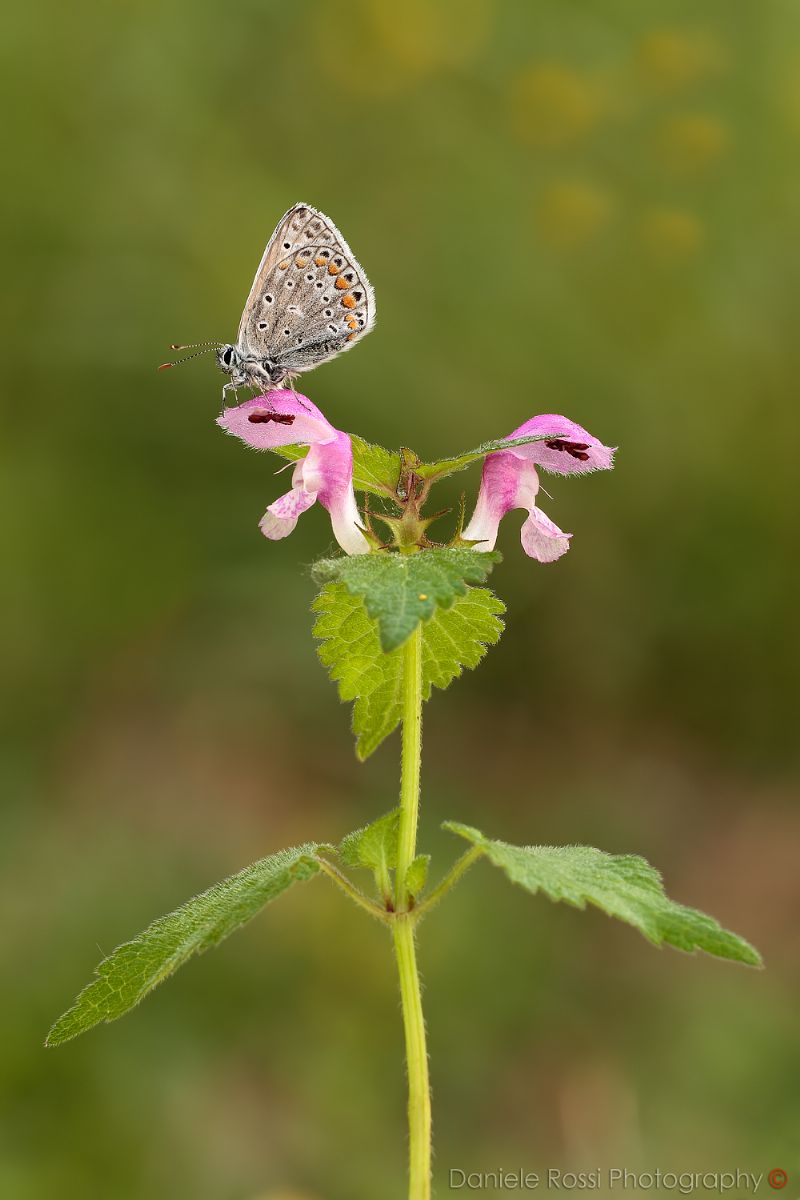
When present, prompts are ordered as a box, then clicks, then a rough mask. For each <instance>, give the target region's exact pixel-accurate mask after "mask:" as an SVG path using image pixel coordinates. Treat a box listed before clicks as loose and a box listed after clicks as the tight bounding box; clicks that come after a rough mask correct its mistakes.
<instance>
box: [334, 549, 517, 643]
mask: <svg viewBox="0 0 800 1200" xmlns="http://www.w3.org/2000/svg"><path fill="white" fill-rule="evenodd" d="M500 557H501V556H500V555H499V554H497V553H495V552H492V553H489V554H485V553H481V552H478V551H476V550H467V549H463V548H448V549H436V550H420V551H419V552H418V553H416V554H385V553H376V554H355V555H352V556H350V557H348V556H346V555H345V556H343V557H341V558H323V559H321V560H320V561H319V562H318V563H316V564H315V565H314V567H313V568H312V572H313V575H314V578H315V579H316V580H317V582H318V583H343V584H344V585H345V587H346V588H347V589H348V591H349V592H351V593H352V594H353V595H354V596H362V597H363V598H364V603H365V605H366V608H367V612H368V613H369V615H370V616H371V617H373V618H374V619H375V620H376V621H377V622H378V627H379V630H380V639H381V648H382V649H383V650H384V651H386V652H388V651H390V650H394V649H396V647H397V646H400V645H402V643H403V642H404V641H405V640H406V638H407V637H408V636H409V635H410V634H411V633H413V632H414V630H415V629H416V627H417V625H418V624H419V623H420V621H429V620H430V619H431V617H432V616H433V614H434V612H435V611H436V609H437V606H438V607H439V608H450V606H451V605H452V603H453V601H454V600H455V599H456V597H457V596H464V595H466V592H467V585H468V584H471V583H483V581H484V580H485V579H486V576H487V575H488V574H489V572H490V571H491V569H492V567H493V566H494V564H495V563H496V562H499V561H500Z"/></svg>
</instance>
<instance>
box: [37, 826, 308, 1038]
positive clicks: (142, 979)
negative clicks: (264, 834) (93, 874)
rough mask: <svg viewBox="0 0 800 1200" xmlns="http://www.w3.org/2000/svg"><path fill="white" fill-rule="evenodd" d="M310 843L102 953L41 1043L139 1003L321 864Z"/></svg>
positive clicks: (276, 857)
mask: <svg viewBox="0 0 800 1200" xmlns="http://www.w3.org/2000/svg"><path fill="white" fill-rule="evenodd" d="M315 849H316V847H315V846H314V845H313V844H310V843H309V844H307V845H305V846H300V847H298V848H297V849H294V850H281V851H280V852H279V853H278V854H272V855H270V856H269V858H262V859H260V861H259V862H256V863H253V864H252V866H249V867H245V869H244V870H243V871H240V872H239V873H238V874H237V875H231V876H230V878H228V879H223V880H222V881H221V882H220V883H216V884H214V886H213V887H210V888H209V889H208V890H207V891H205V892H203V893H202V894H201V895H199V896H195V897H194V898H193V899H192V900H189V901H188V903H186V904H184V905H182V906H181V907H180V908H178V909H176V910H175V912H172V913H169V915H168V916H165V917H159V918H158V920H157V921H153V923H152V925H148V927H147V929H145V931H144V932H143V933H140V934H139V936H138V937H136V938H134V939H133V941H131V942H125V943H124V944H123V945H122V946H118V947H117V949H116V950H115V951H114V952H113V953H112V954H110V955H109V956H108V958H104V959H103V961H102V962H101V963H100V964H99V965H98V966H97V968H96V971H95V973H96V975H97V978H96V979H94V980H93V981H92V982H91V983H90V984H88V986H87V987H85V988H84V989H83V991H82V992H81V993H80V995H79V996H78V998H77V1000H76V1001H75V1003H74V1004H73V1006H72V1008H70V1009H68V1010H67V1012H65V1013H64V1015H63V1016H62V1017H59V1019H58V1020H57V1021H56V1023H55V1025H54V1026H53V1028H52V1029H51V1030H50V1032H49V1034H48V1035H47V1042H46V1045H48V1046H57V1045H59V1044H60V1043H61V1042H67V1041H69V1039H70V1038H74V1037H77V1035H78V1034H79V1033H85V1032H86V1030H87V1029H91V1028H92V1026H94V1025H99V1024H100V1022H101V1021H114V1020H116V1018H117V1017H121V1016H122V1014H123V1013H126V1012H128V1010H129V1009H131V1008H133V1007H134V1005H136V1004H138V1003H139V1001H140V1000H142V999H143V998H144V997H145V996H146V995H147V994H148V992H151V991H152V990H153V988H154V987H156V985H157V984H159V983H161V982H162V980H164V979H167V978H168V977H169V976H170V975H172V974H173V973H174V972H175V971H177V969H178V967H181V966H183V964H184V963H185V962H186V960H187V959H189V958H191V956H192V955H193V954H202V953H203V951H204V950H208V949H209V947H211V946H216V945H217V943H218V942H221V941H222V939H223V938H226V937H227V936H228V934H229V933H233V931H234V929H238V928H239V927H240V926H241V925H244V924H245V923H246V922H247V921H249V920H250V919H251V917H254V916H255V915H256V913H257V912H259V911H260V909H262V908H263V907H264V905H265V904H268V903H269V901H270V900H274V899H275V897H276V896H279V895H280V893H281V892H283V891H285V890H286V888H288V887H289V886H290V885H291V884H292V883H296V882H297V881H299V880H305V879H310V878H311V877H312V875H315V874H316V873H317V871H318V870H319V866H318V864H317V863H316V861H315V860H314V858H313V857H312V856H313V853H314V850H315Z"/></svg>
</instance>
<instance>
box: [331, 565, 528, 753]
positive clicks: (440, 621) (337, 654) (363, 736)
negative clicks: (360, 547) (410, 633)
mask: <svg viewBox="0 0 800 1200" xmlns="http://www.w3.org/2000/svg"><path fill="white" fill-rule="evenodd" d="M470 553H471V552H470ZM312 608H313V611H314V612H315V613H317V620H316V623H315V625H314V637H316V638H318V639H319V641H320V645H319V646H318V647H317V653H318V654H319V658H320V661H321V662H322V664H323V666H325V667H327V668H328V670H329V671H330V675H331V679H332V680H333V681H334V683H336V684H338V688H339V695H340V697H341V699H342V700H354V701H355V707H354V709H353V732H354V733H355V734H356V738H357V745H356V753H357V754H358V757H359V758H360V759H362V760H363V759H365V758H368V757H369V755H370V754H372V752H373V751H374V750H376V749H377V748H378V746H379V745H380V744H381V742H382V741H383V740H384V738H386V737H388V736H389V734H390V733H391V732H392V730H393V729H395V728H396V726H397V725H398V724H399V722H400V718H401V715H402V703H401V685H402V673H403V656H402V650H400V649H398V650H393V651H392V652H391V653H389V654H385V653H384V652H383V651H382V649H381V644H380V640H379V637H378V625H377V622H376V621H374V620H373V619H372V618H371V617H370V616H369V614H368V613H367V610H366V608H365V607H364V602H363V600H362V598H361V597H360V596H354V595H352V593H350V592H349V591H348V590H347V588H346V587H345V586H344V584H341V583H336V584H328V585H327V587H325V588H323V589H322V591H321V592H320V594H319V596H317V598H316V600H315V601H314V604H313V605H312ZM503 612H505V605H504V604H503V602H502V601H501V600H498V598H497V597H496V596H495V595H494V594H493V593H492V592H490V591H489V590H488V589H487V588H469V589H468V591H467V592H466V594H465V595H463V596H459V597H458V598H457V599H456V601H455V603H454V604H453V606H452V607H451V608H449V609H438V610H437V611H436V613H435V614H434V616H433V617H431V619H430V620H429V621H427V622H426V623H425V624H424V625H423V626H422V687H423V696H424V698H425V699H426V700H427V699H428V698H429V697H430V694H431V689H432V688H433V687H437V688H442V689H444V688H446V687H448V685H449V684H450V683H452V681H453V680H454V679H456V678H457V677H458V676H459V675H460V674H461V672H462V670H463V669H464V667H476V666H477V665H478V663H479V662H480V660H481V659H482V658H483V656H484V654H485V653H486V648H487V646H490V645H492V644H493V643H494V642H496V641H497V640H498V639H499V637H500V634H501V633H502V632H503V623H502V621H500V619H499V614H500V613H503Z"/></svg>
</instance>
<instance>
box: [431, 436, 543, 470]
mask: <svg viewBox="0 0 800 1200" xmlns="http://www.w3.org/2000/svg"><path fill="white" fill-rule="evenodd" d="M558 436H559V435H558V434H557V433H535V434H532V435H527V436H525V437H518V438H497V439H495V441H493V442H484V443H483V445H482V446H478V447H477V448H476V449H475V450H467V451H466V453H465V454H458V455H456V457H455V458H440V459H437V461H436V462H429V463H422V464H421V466H420V467H419V468H418V469H417V472H416V473H417V475H419V477H420V478H421V479H444V477H445V476H446V475H454V474H455V473H456V471H463V470H465V469H466V468H467V467H470V466H472V464H473V463H474V462H477V461H478V459H480V458H486V455H487V454H494V453H495V452H496V451H498V450H510V449H511V448H512V447H514V446H526V445H527V444H528V443H529V442H546V441H547V440H548V439H550V438H554V437H558Z"/></svg>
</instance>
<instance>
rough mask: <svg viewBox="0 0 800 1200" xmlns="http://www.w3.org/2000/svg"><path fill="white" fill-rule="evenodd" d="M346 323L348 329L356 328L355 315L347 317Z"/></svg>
mask: <svg viewBox="0 0 800 1200" xmlns="http://www.w3.org/2000/svg"><path fill="white" fill-rule="evenodd" d="M347 324H348V326H349V327H350V329H358V321H357V320H356V319H355V317H348V318H347Z"/></svg>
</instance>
